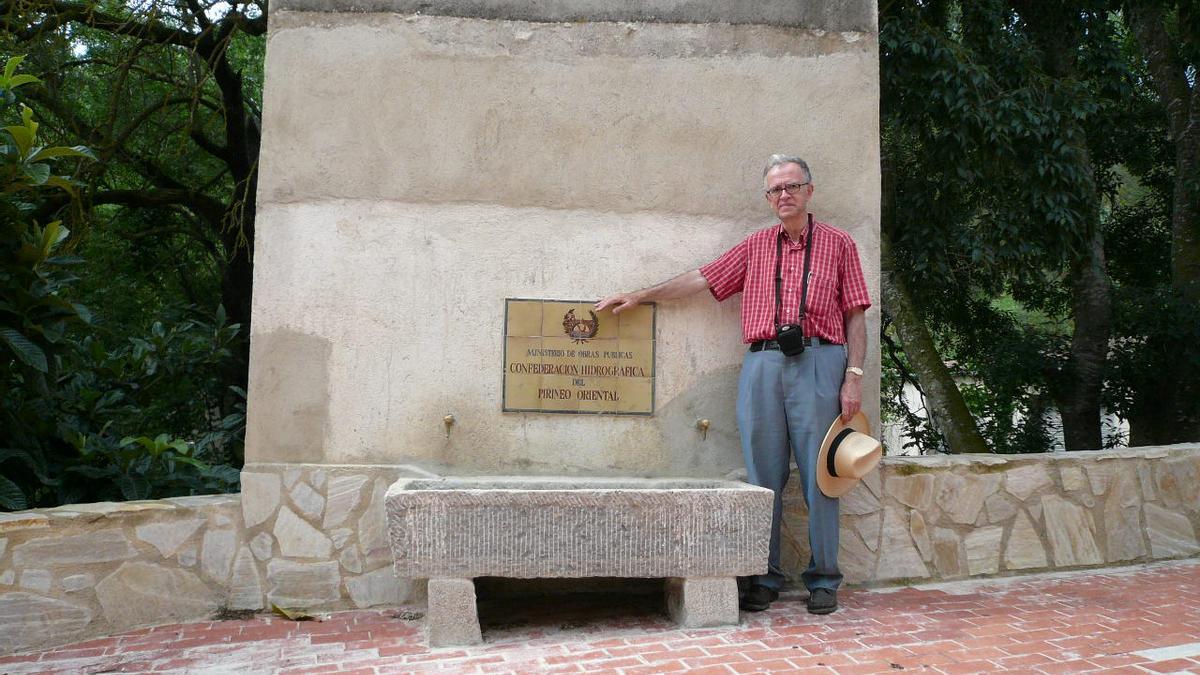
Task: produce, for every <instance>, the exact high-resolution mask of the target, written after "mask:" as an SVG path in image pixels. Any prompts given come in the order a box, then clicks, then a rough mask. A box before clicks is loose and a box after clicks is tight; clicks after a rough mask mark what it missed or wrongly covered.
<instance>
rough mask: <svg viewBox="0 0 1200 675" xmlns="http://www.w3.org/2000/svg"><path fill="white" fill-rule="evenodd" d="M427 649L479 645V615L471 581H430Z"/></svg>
mask: <svg viewBox="0 0 1200 675" xmlns="http://www.w3.org/2000/svg"><path fill="white" fill-rule="evenodd" d="M425 620H426V622H427V623H428V624H429V646H430V647H452V646H457V645H477V644H479V643H481V642H483V634H482V633H480V631H479V612H478V611H477V609H476V607H475V582H474V581H472V580H471V579H430V580H429V612H428V613H427V614H426V619H425Z"/></svg>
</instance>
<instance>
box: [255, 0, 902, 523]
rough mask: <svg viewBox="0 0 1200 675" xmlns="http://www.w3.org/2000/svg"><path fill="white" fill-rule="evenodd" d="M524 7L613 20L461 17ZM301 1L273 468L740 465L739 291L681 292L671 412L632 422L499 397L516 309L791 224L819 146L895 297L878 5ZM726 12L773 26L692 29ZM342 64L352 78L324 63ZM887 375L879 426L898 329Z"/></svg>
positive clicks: (581, 293) (271, 415)
mask: <svg viewBox="0 0 1200 675" xmlns="http://www.w3.org/2000/svg"><path fill="white" fill-rule="evenodd" d="M518 5H520V6H526V7H529V8H533V9H536V10H537V11H558V10H562V9H563V8H571V7H583V6H587V7H588V8H589V12H590V11H592V10H595V12H596V14H595V15H590V14H589V16H590V17H591V18H590V19H589V20H587V21H579V22H570V23H563V22H557V21H554V22H541V21H523V20H487V19H481V18H469V17H468V18H464V17H455V16H445V15H437V14H439V12H441V11H443V10H444V9H445V8H447V7H451V8H452V7H455V6H460V7H467V6H469V7H473V8H476V9H478V12H469V11H466V10H464V13H468V14H469V13H480V14H481V15H485V16H490V14H484V12H485V11H487V12H493V11H494V12H496V16H500V15H504V16H508V17H509V18H512V19H519V18H521V15H520V13H519V12H518V11H517V10H516V9H515V8H516V7H517V6H518ZM316 6H317V5H316V4H315V3H314V4H313V5H303V7H314V8H315V7H316ZM321 6H322V7H326V8H331V7H332V5H321ZM341 6H343V5H339V7H341ZM344 6H345V7H353V8H357V9H370V8H371V7H375V6H376V5H369V4H363V3H348V4H347V5H344ZM668 6H669V7H670V11H669V12H668V11H667V8H668ZM289 7H290V8H291V9H289ZM299 7H301V5H290V6H287V5H285V6H284V7H282V8H280V7H272V13H271V36H270V39H269V42H268V48H267V52H268V54H267V66H266V69H267V74H266V91H265V94H264V95H265V98H266V102H265V110H264V137H263V146H262V171H261V173H260V183H259V195H258V220H257V228H258V230H257V231H258V233H259V236H258V237H257V238H256V251H255V275H256V292H255V298H254V304H255V306H254V334H253V335H252V354H251V364H250V370H251V375H250V404H249V420H248V429H247V458H248V460H249V461H250V462H252V463H253V462H262V461H281V462H288V461H304V462H325V463H329V464H354V463H411V464H418V465H421V466H423V467H425V468H427V469H430V470H433V471H435V472H437V473H443V474H463V473H485V474H505V473H520V474H528V473H538V474H578V475H658V476H678V475H696V476H707V477H722V476H724V475H725V474H726V473H728V472H729V471H730V470H733V469H735V468H737V467H738V466H740V464H741V461H742V460H741V452H740V448H739V444H738V439H737V433H736V427H735V425H734V422H733V407H734V406H733V401H734V397H735V395H736V377H737V370H738V367H739V364H740V361H741V358H742V355H743V353H744V346H743V345H741V343H740V342H741V339H740V338H741V336H740V329H739V321H738V306H737V301H731V302H727V303H724V304H722V305H717V304H716V303H715V302H714V301H713V300H712V298H711V297H705V296H704V295H698V296H696V297H694V298H691V299H688V300H686V301H680V302H673V303H664V304H663V305H662V306H661V307H660V308H659V314H658V319H659V321H658V326H659V328H658V335H657V337H658V343H657V372H656V380H655V383H654V387H655V397H656V401H657V410H656V414H655V416H654V417H650V418H634V417H624V418H618V419H614V418H612V417H604V416H566V415H554V416H547V415H537V414H519V413H507V414H506V413H502V412H501V410H500V405H499V404H500V399H501V396H502V391H501V377H500V375H501V373H500V370H501V369H502V363H503V355H502V347H503V341H502V339H501V333H502V324H503V312H504V303H503V299H504V298H506V297H532V298H563V299H588V298H599V297H601V296H602V295H605V294H607V293H611V292H614V291H617V290H623V289H633V288H637V287H643V286H647V285H650V284H654V283H657V282H659V281H662V280H663V279H664V278H666V277H669V276H673V275H675V274H678V273H679V272H682V271H684V270H687V269H694V268H696V267H698V266H699V265H701V264H703V263H706V262H708V261H710V260H712V259H713V258H715V257H716V256H718V255H720V254H721V253H723V252H724V251H725V250H727V249H728V248H730V247H731V246H733V245H735V244H736V243H737V242H738V241H740V240H741V239H742V238H743V237H744V236H745V235H746V234H748V233H749V232H752V231H754V230H756V229H758V228H761V227H764V226H767V225H770V224H772V222H773V221H774V219H773V215H772V214H771V212H770V210H769V209H768V208H767V204H766V201H765V199H764V198H763V196H762V192H761V190H762V178H761V171H762V165H763V162H764V161H765V159H766V157H767V156H768V155H770V154H771V153H774V152H780V151H790V152H797V153H799V154H802V155H804V156H806V157H807V159H808V160H809V162H810V164H811V166H812V169H813V172H814V181H815V185H816V194H815V196H814V199H813V202H812V204H813V209H814V212H815V213H816V215H817V216H818V217H819V218H822V219H823V220H827V221H828V222H830V223H832V224H834V225H836V226H838V227H841V228H843V229H845V230H847V231H849V232H850V233H851V235H852V236H853V237H854V238H855V241H856V242H857V244H858V248H859V253H860V256H861V258H862V260H863V263H864V267H865V272H866V276H867V280H868V285H869V287H870V288H871V290H872V297H874V298H876V299H877V298H878V292H877V289H878V263H877V251H878V219H879V196H878V193H879V171H878V164H879V149H878V119H879V116H878V112H879V111H878V56H877V54H878V48H877V47H878V46H877V39H876V35H875V32H874V31H875V28H874V19H873V15H874V4H873V3H871V2H869V1H868V2H861V1H859V0H854V1H852V2H821V3H784V2H769V3H766V4H765V5H763V6H761V7H760V6H759V5H758V3H715V2H701V3H676V2H665V3H663V2H655V3H651V4H649V5H644V6H643V5H640V4H639V3H632V2H627V3H587V4H586V5H585V3H577V2H551V3H541V2H537V3H534V2H526V3H511V2H506V3H500V4H492V3H454V2H448V3H433V4H432V5H430V6H428V7H427V6H425V5H422V7H421V9H420V14H419V15H418V14H407V15H406V14H405V13H404V12H405V8H406V7H407V5H403V4H401V5H389V6H388V7H389V8H390V9H389V11H388V13H374V14H361V13H360V14H348V13H336V12H301V11H293V10H295V9H298V8H299ZM391 10H395V11H396V13H391ZM510 11H511V12H516V14H514V15H511V16H510V15H509V14H508V12H510ZM609 11H612V12H618V13H619V14H620V15H622V16H626V14H625V13H627V12H633V13H634V14H633V15H632V16H644V17H647V18H646V20H645V21H642V20H639V19H632V18H631V19H630V20H628V21H622V22H614V21H608V20H605V16H608V15H607V14H605V13H604V12H609ZM712 12H722V13H724V14H722V16H726V18H729V19H730V20H738V19H737V17H736V16H734V15H745V17H749V18H753V19H754V21H753V22H752V23H747V24H738V25H735V24H731V23H724V22H719V23H689V22H687V21H683V20H682V19H681V17H682V16H683V15H685V14H686V15H689V16H691V17H692V18H691V21H707V20H709V19H710V18H712V17H713V16H716V15H714V14H713V13H712ZM772 12H791V13H794V14H796V16H798V17H799V16H801V15H803V16H807V17H811V18H812V19H813V20H814V21H815V20H817V19H820V20H821V21H825V20H826V19H828V20H829V21H834V15H835V14H836V15H837V16H838V17H845V18H847V20H850V21H851V23H853V24H854V25H861V26H862V28H861V29H860V30H847V29H845V28H837V27H835V26H837V25H842V24H838V23H836V22H835V23H832V24H827V25H811V26H809V25H807V21H808V20H807V19H804V20H803V21H801V20H800V19H796V21H795V22H789V21H784V20H782V19H778V17H776V18H772ZM864 12H865V14H864ZM447 13H450V12H449V11H448V10H447ZM855 16H858V17H859V19H853V18H852V17H855ZM649 17H658V18H662V19H664V21H666V22H660V21H652V20H650V18H649ZM759 17H761V18H759ZM777 19H778V20H777ZM860 19H861V20H860ZM791 23H804V24H805V27H803V28H798V27H794V26H793V25H791ZM769 24H779V25H769ZM784 24H787V25H784ZM335 72H336V73H354V74H355V76H354V77H320V76H319V75H318V74H319V73H335ZM380 92H388V93H387V95H383V96H381V95H380ZM468 92H469V95H468ZM812 92H819V95H810V93H812ZM314 157H320V158H322V159H321V161H313V159H312V158H314ZM585 186H586V187H585ZM568 242H569V243H568ZM679 242H687V245H686V246H680V245H679ZM463 261H470V267H471V268H472V269H471V270H464V269H463V267H462V264H463ZM472 270H487V273H486V274H473V273H468V272H471V271H472ZM602 320H603V318H602ZM868 321H869V326H868V330H869V331H870V332H871V333H872V334H874V333H875V332H877V329H878V313H877V308H872V310H871V311H870V312H869V313H868ZM867 370H868V373H869V375H868V377H867V378H866V380H865V390H864V400H865V402H866V408H867V410H868V413H869V414H870V415H871V416H872V417H873V418H876V419H877V415H878V349H877V348H875V347H872V348H871V349H870V350H869V357H868V362H867ZM447 414H453V415H454V416H455V418H456V420H457V421H456V423H455V425H454V427H453V429H452V430H451V433H450V434H449V436H447V434H446V430H445V428H444V427H443V425H442V423H441V420H442V418H443V416H445V415H447ZM697 418H706V419H710V420H712V427H711V428H710V430H709V433H708V435H707V438H706V439H702V438H701V435H700V433H699V432H698V431H697V429H696V426H695V421H696V419H697ZM580 443H586V444H587V451H586V452H580V450H579V448H580ZM327 509H331V510H332V505H327ZM334 517H336V515H335V516H334Z"/></svg>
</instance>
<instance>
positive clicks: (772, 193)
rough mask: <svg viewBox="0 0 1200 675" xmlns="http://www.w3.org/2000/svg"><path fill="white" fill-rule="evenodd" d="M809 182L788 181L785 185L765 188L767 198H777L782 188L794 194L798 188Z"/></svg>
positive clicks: (781, 192)
mask: <svg viewBox="0 0 1200 675" xmlns="http://www.w3.org/2000/svg"><path fill="white" fill-rule="evenodd" d="M810 182H811V181H805V182H803V183H788V184H787V185H776V186H775V187H773V188H771V189H770V190H767V199H779V195H781V194H783V191H784V190H787V193H788V194H789V195H794V194H796V193H797V192H799V191H800V188H802V187H804V186H805V185H808V184H809V183H810Z"/></svg>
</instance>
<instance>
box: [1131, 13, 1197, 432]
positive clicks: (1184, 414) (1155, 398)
mask: <svg viewBox="0 0 1200 675" xmlns="http://www.w3.org/2000/svg"><path fill="white" fill-rule="evenodd" d="M1126 15H1127V16H1128V19H1129V24H1130V27H1131V29H1132V33H1133V34H1134V36H1135V37H1136V39H1135V43H1136V45H1137V47H1138V50H1139V51H1138V54H1137V55H1138V56H1139V57H1140V59H1141V60H1142V61H1143V63H1144V66H1145V72H1146V75H1147V76H1148V79H1149V82H1150V83H1151V85H1152V87H1153V90H1154V92H1155V93H1156V94H1157V96H1158V102H1159V105H1160V106H1161V108H1160V109H1161V110H1162V112H1163V116H1164V117H1165V120H1166V123H1167V125H1166V126H1167V128H1166V131H1167V136H1168V137H1169V139H1170V146H1171V148H1170V154H1171V155H1173V162H1170V165H1171V169H1172V170H1173V180H1172V181H1171V184H1170V189H1169V191H1167V192H1168V194H1169V197H1168V199H1169V204H1170V207H1169V213H1170V245H1169V250H1170V260H1169V269H1170V280H1169V284H1170V292H1169V293H1161V294H1159V296H1160V297H1158V298H1156V299H1155V301H1152V302H1150V303H1149V305H1150V307H1151V308H1152V311H1149V312H1145V313H1143V315H1142V316H1141V317H1140V319H1141V321H1139V322H1138V323H1139V324H1141V326H1146V325H1149V326H1156V327H1158V330H1157V331H1154V333H1153V334H1146V331H1145V329H1144V328H1143V329H1142V330H1141V331H1138V332H1140V333H1141V335H1138V336H1136V337H1135V338H1134V339H1133V340H1131V344H1132V346H1133V351H1135V352H1136V353H1137V354H1138V356H1139V357H1140V358H1138V359H1136V361H1137V362H1138V363H1140V364H1143V366H1144V367H1142V368H1137V369H1136V371H1137V372H1136V376H1137V383H1136V384H1134V385H1133V386H1132V387H1131V391H1130V392H1129V393H1128V395H1127V396H1126V402H1127V403H1128V406H1127V407H1128V409H1129V414H1130V418H1131V426H1132V430H1131V435H1132V436H1133V440H1134V442H1137V443H1139V444H1152V443H1177V442H1181V441H1187V440H1195V439H1196V438H1198V437H1200V382H1198V380H1200V353H1198V352H1200V347H1198V346H1197V338H1198V337H1200V335H1198V332H1200V331H1198V329H1197V327H1196V324H1197V323H1200V313H1198V312H1197V311H1196V308H1197V306H1200V88H1198V87H1197V83H1196V69H1197V67H1200V6H1197V5H1196V3H1194V2H1187V1H1186V0H1184V1H1181V2H1162V1H1156V0H1139V1H1135V2H1130V3H1128V5H1127V6H1126ZM1144 142H1146V143H1147V145H1150V146H1151V147H1153V145H1155V143H1154V141H1153V139H1146V141H1144ZM1130 370H1134V369H1132V368H1131V369H1130Z"/></svg>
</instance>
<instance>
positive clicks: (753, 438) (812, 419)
mask: <svg viewBox="0 0 1200 675" xmlns="http://www.w3.org/2000/svg"><path fill="white" fill-rule="evenodd" d="M845 372H846V348H845V346H843V345H835V344H821V345H817V346H813V347H809V348H807V349H805V350H804V353H803V354H800V355H799V356H791V357H788V356H784V355H783V352H780V351H778V350H768V351H761V352H747V353H746V357H745V359H744V360H743V361H742V374H741V377H740V378H739V380H738V402H737V421H738V429H739V430H740V431H741V435H742V455H743V456H744V457H745V460H746V471H747V473H748V474H749V478H750V482H751V483H753V484H755V485H760V486H762V487H766V488H770V489H772V490H774V491H775V509H774V513H773V514H772V516H771V552H770V556H769V558H768V560H767V574H765V575H759V576H754V577H751V578H750V583H752V584H761V585H763V586H766V587H768V588H773V589H776V590H778V589H779V588H780V587H781V586H782V585H783V582H784V580H785V579H786V577H785V576H784V574H783V570H782V568H781V567H780V563H779V524H780V521H781V519H782V514H783V488H784V486H785V485H786V484H787V480H788V474H789V473H790V471H791V466H790V465H791V458H792V457H793V456H794V457H795V459H796V466H797V467H798V468H799V469H800V480H801V487H802V488H803V490H804V501H805V503H806V504H807V505H808V542H809V545H810V548H811V550H812V558H811V559H810V560H809V563H808V569H806V570H804V573H803V574H802V575H801V578H802V579H803V580H804V585H805V586H806V587H807V588H808V590H809V591H812V590H814V589H817V588H828V589H837V587H838V586H839V585H840V584H841V583H842V574H841V572H839V571H838V564H837V555H838V500H836V499H830V498H829V497H826V496H825V494H824V493H822V492H821V490H820V488H818V487H817V471H816V464H817V451H818V450H819V449H820V447H821V441H822V440H823V439H824V438H825V433H826V432H827V431H828V430H829V425H830V424H832V423H833V420H834V418H835V417H837V416H838V414H840V413H841V402H840V393H841V388H842V379H843V378H844V377H845Z"/></svg>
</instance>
